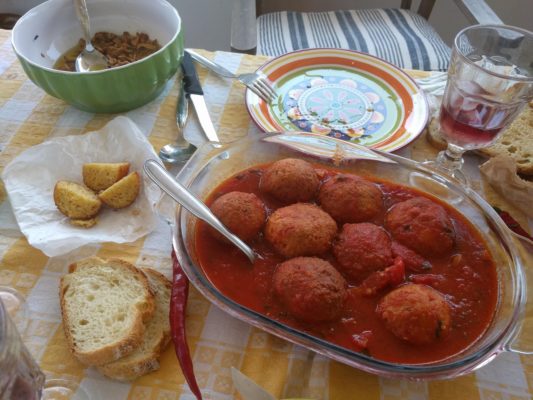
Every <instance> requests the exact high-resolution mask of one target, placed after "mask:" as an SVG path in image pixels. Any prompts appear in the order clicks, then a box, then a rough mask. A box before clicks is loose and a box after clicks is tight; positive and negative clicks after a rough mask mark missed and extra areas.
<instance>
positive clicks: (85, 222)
mask: <svg viewBox="0 0 533 400" xmlns="http://www.w3.org/2000/svg"><path fill="white" fill-rule="evenodd" d="M69 222H70V225H73V226H77V227H79V228H85V229H89V228H92V227H93V226H95V225H96V223H97V222H98V219H97V218H91V219H71V220H70V221H69Z"/></svg>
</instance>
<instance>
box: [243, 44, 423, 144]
mask: <svg viewBox="0 0 533 400" xmlns="http://www.w3.org/2000/svg"><path fill="white" fill-rule="evenodd" d="M317 58H320V59H322V60H328V61H330V64H331V61H334V62H339V61H341V62H343V63H344V64H343V65H346V64H349V65H350V66H351V67H352V68H354V69H356V68H357V69H359V70H363V71H365V73H366V74H371V75H372V76H373V77H375V78H377V79H379V80H381V81H382V82H383V83H385V84H386V85H387V86H388V87H389V88H390V87H392V88H394V87H395V85H396V86H397V87H398V88H399V89H400V90H402V91H404V93H403V94H404V96H409V98H408V99H407V100H408V101H407V104H406V103H405V100H404V98H402V96H401V95H399V96H398V97H399V98H401V99H402V105H403V108H404V110H405V111H404V114H405V115H404V118H403V120H402V123H401V124H400V126H399V127H398V128H397V129H396V130H395V131H393V132H391V133H390V135H388V136H387V137H386V138H384V139H383V140H381V141H380V142H378V143H376V144H374V145H372V146H370V148H373V149H378V150H382V151H387V152H392V151H396V150H399V149H401V148H403V147H405V146H407V145H408V144H409V143H411V142H412V141H413V140H415V139H416V138H417V137H418V136H419V135H420V134H421V133H422V132H423V131H424V128H425V127H426V125H427V123H428V120H429V114H430V113H429V104H428V101H427V98H426V95H425V93H424V92H423V91H422V89H421V88H420V87H419V86H418V85H417V83H416V81H415V80H414V79H413V78H412V77H411V76H409V75H408V74H407V73H406V72H405V71H403V70H401V69H400V68H398V67H396V66H394V65H392V64H391V63H389V62H388V61H385V60H383V59H381V58H378V57H375V56H372V55H369V54H366V53H362V52H359V51H355V50H348V49H338V48H315V49H303V50H297V51H293V52H290V53H286V54H283V55H281V56H278V57H275V58H273V59H271V60H268V61H267V62H266V63H264V64H263V65H262V66H260V67H259V68H258V69H257V72H259V73H262V74H264V75H266V76H267V77H268V78H269V79H270V80H271V81H272V82H274V85H275V83H276V81H277V80H278V78H280V77H283V76H284V75H285V73H284V72H283V71H284V69H286V68H287V65H288V64H289V63H295V62H296V63H298V62H301V61H302V60H303V61H308V62H307V63H306V64H305V66H307V65H313V63H312V62H310V61H312V60H316V59H317ZM320 64H321V63H317V65H320ZM284 67H285V68H284ZM283 68H284V69H283ZM376 72H377V73H379V75H377V74H376ZM391 79H393V80H394V82H393V83H391V82H390V80H391ZM245 102H246V108H247V111H248V114H249V115H250V118H251V119H252V121H253V122H254V123H255V124H256V125H257V127H258V128H259V129H261V130H262V131H263V132H278V131H287V129H286V127H284V126H281V125H279V124H277V123H276V122H275V121H274V120H273V119H272V118H271V113H270V112H269V106H268V104H267V103H266V102H265V101H263V100H262V99H260V98H259V97H258V96H257V95H256V94H255V93H253V92H252V91H251V90H250V89H247V90H246V93H245ZM265 120H266V121H265ZM407 125H409V126H407ZM294 130H295V131H296V129H294ZM291 131H292V130H291Z"/></svg>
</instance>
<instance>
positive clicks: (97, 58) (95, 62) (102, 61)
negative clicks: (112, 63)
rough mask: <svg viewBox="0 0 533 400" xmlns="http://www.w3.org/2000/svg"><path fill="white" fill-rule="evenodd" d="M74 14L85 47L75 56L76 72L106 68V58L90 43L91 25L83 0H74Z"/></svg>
mask: <svg viewBox="0 0 533 400" xmlns="http://www.w3.org/2000/svg"><path fill="white" fill-rule="evenodd" d="M74 6H75V8H76V15H77V16H78V20H79V21H80V25H81V29H82V31H83V36H84V39H85V48H84V49H83V50H82V51H81V53H80V54H79V56H78V57H77V58H76V72H89V71H100V70H103V69H106V68H107V59H106V58H105V56H104V55H103V54H102V53H100V52H99V51H98V50H96V49H95V48H94V46H93V45H92V43H91V25H90V21H89V12H88V11H87V3H85V0H74Z"/></svg>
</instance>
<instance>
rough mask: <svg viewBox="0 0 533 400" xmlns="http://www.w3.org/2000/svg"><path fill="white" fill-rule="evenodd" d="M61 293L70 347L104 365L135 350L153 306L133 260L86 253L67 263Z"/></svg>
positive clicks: (83, 358)
mask: <svg viewBox="0 0 533 400" xmlns="http://www.w3.org/2000/svg"><path fill="white" fill-rule="evenodd" d="M59 298H60V305H61V315H62V317H63V329H64V331H65V336H66V338H67V342H68V345H69V348H70V350H71V351H72V353H73V354H74V355H75V356H76V357H77V358H78V359H79V360H80V361H81V362H82V363H84V364H87V365H102V364H106V363H109V362H112V361H115V360H118V359H119V358H122V357H124V356H126V355H128V354H130V353H131V352H133V351H134V350H135V349H136V348H137V347H138V346H139V345H140V344H141V342H142V339H143V334H144V329H145V328H144V322H145V321H148V320H149V319H150V318H151V317H152V315H153V313H154V307H155V298H154V295H153V293H152V291H151V290H150V287H149V283H148V279H147V278H146V276H145V275H144V274H143V273H142V272H141V271H140V270H139V269H137V268H136V267H135V266H133V265H132V264H130V263H128V262H126V261H123V260H119V259H109V260H103V259H100V258H98V257H90V258H87V259H84V260H81V261H78V262H77V263H75V264H72V265H71V266H70V267H69V273H68V274H67V275H65V276H63V277H62V278H61V282H60V289H59Z"/></svg>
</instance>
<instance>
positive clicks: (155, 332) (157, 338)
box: [97, 268, 171, 381]
mask: <svg viewBox="0 0 533 400" xmlns="http://www.w3.org/2000/svg"><path fill="white" fill-rule="evenodd" d="M142 271H143V272H144V273H145V275H146V276H147V277H148V281H149V282H150V287H151V289H152V292H153V293H154V294H155V298H156V306H155V312H154V316H153V317H152V319H150V321H148V322H147V323H146V329H145V331H144V336H143V341H142V343H141V344H140V346H139V347H137V348H136V349H135V350H134V351H133V352H132V353H130V354H129V355H127V356H125V357H123V358H120V359H118V360H116V361H114V362H111V363H109V364H104V365H100V366H98V367H97V369H98V371H100V372H101V373H102V374H104V375H106V376H107V377H109V378H112V379H116V380H119V381H131V380H134V379H136V378H138V377H140V376H142V375H145V374H147V373H149V372H152V371H156V370H157V369H159V357H160V356H161V353H162V352H163V350H164V349H165V347H166V346H167V344H168V343H169V341H170V322H169V319H168V318H169V317H168V315H169V307H170V289H171V283H170V281H169V280H168V279H167V278H166V277H165V276H164V275H162V274H161V273H159V272H157V271H155V270H153V269H150V268H143V269H142Z"/></svg>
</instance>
